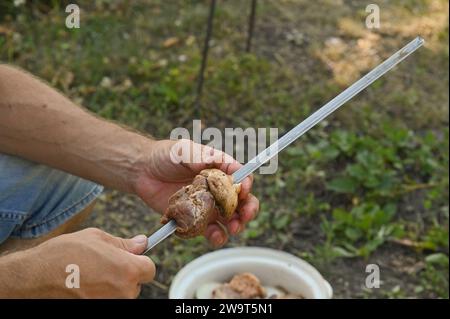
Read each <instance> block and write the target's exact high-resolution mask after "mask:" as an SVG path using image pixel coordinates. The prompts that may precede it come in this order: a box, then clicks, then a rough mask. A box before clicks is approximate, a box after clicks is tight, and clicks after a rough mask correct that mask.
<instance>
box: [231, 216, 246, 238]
mask: <svg viewBox="0 0 450 319" xmlns="http://www.w3.org/2000/svg"><path fill="white" fill-rule="evenodd" d="M243 228H244V225H243V224H242V222H241V221H240V220H239V216H238V215H237V214H236V216H235V217H233V218H232V219H231V220H230V221H229V222H228V223H227V230H228V233H229V234H230V235H237V234H238V233H240V232H241V230H242V229H243Z"/></svg>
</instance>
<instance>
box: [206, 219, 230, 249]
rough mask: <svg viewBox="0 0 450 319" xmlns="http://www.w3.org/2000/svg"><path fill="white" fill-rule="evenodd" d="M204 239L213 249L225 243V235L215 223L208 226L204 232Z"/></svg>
mask: <svg viewBox="0 0 450 319" xmlns="http://www.w3.org/2000/svg"><path fill="white" fill-rule="evenodd" d="M205 237H206V239H208V240H209V242H210V243H211V245H213V246H214V247H216V248H217V247H221V246H223V245H224V244H225V243H226V241H227V238H228V236H227V234H226V233H225V231H224V230H223V229H222V227H220V226H219V225H218V224H217V223H213V224H210V225H208V227H207V228H206V231H205Z"/></svg>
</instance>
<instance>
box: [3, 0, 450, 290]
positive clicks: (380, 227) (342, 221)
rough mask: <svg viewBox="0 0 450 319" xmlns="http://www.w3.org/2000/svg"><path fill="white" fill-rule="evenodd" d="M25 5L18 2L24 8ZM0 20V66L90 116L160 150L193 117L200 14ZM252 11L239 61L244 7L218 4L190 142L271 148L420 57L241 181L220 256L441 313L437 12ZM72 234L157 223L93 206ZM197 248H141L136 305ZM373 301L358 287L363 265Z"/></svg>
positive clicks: (203, 248) (124, 199)
mask: <svg viewBox="0 0 450 319" xmlns="http://www.w3.org/2000/svg"><path fill="white" fill-rule="evenodd" d="M27 2H28V1H27ZM78 4H79V5H80V7H81V9H82V12H81V28H80V29H72V30H69V29H67V28H65V25H64V21H65V17H66V14H65V13H64V8H65V3H64V2H60V1H33V3H31V1H29V2H28V3H27V4H25V5H19V6H18V7H16V6H14V3H13V1H11V2H8V1H6V2H2V4H1V5H0V60H1V61H2V62H6V63H13V64H16V65H19V66H21V67H23V68H25V69H27V70H29V71H31V72H33V73H34V74H36V75H38V76H40V77H43V78H44V79H46V80H47V81H49V82H50V83H51V84H52V85H54V86H56V87H57V88H59V89H60V90H62V91H63V92H64V93H65V94H67V95H68V96H70V97H71V98H72V99H74V100H75V101H77V102H78V103H80V104H82V105H84V106H85V107H87V108H89V109H90V110H92V111H94V112H96V113H97V114H99V115H100V116H103V117H105V118H108V119H112V120H115V121H118V122H120V123H123V124H127V125H129V126H132V127H134V128H137V129H140V130H143V131H145V132H148V133H150V134H152V135H153V136H155V137H157V138H168V136H169V133H170V131H171V130H172V129H173V128H175V127H178V126H186V125H187V126H188V127H189V125H191V123H192V122H191V120H192V119H193V118H194V117H195V114H194V111H193V110H194V108H193V105H194V101H195V85H196V78H197V72H198V69H199V65H200V53H201V46H202V42H203V38H204V34H205V30H206V18H207V15H208V2H207V1H199V0H191V1H183V2H181V1H162V0H159V1H158V0H154V1H144V0H139V1H118V0H117V1H102V0H97V1H79V2H78ZM378 4H379V6H380V9H381V28H380V29H373V30H369V29H367V28H366V27H365V23H364V21H365V17H366V15H367V13H366V12H365V5H366V3H365V2H364V1H351V2H347V1H345V2H344V1H329V0H320V1H307V0H284V1H259V2H258V11H257V19H256V26H255V35H254V39H253V49H252V52H251V53H245V50H244V48H245V39H246V34H245V30H246V27H247V18H248V13H249V9H250V3H249V1H237V0H230V1H218V5H217V12H216V17H215V20H214V35H213V40H212V41H211V50H210V56H209V60H208V65H207V69H206V81H205V87H204V95H203V98H202V101H201V102H202V103H201V104H202V109H201V119H202V120H203V122H204V124H205V126H214V127H218V128H221V129H223V128H225V127H243V128H246V127H277V128H279V130H280V132H284V131H286V130H288V129H289V128H291V127H292V126H293V125H295V124H297V123H298V122H299V121H300V120H302V119H304V118H305V117H306V116H307V115H308V114H310V113H311V112H312V111H314V110H315V109H317V108H318V107H319V106H321V105H322V104H324V103H325V102H327V101H328V100H329V99H330V98H332V97H333V96H335V95H336V94H338V93H339V92H340V91H341V90H343V89H344V88H345V87H346V86H348V85H349V84H351V83H352V82H353V81H354V80H356V79H357V78H359V77H360V76H361V75H363V74H364V73H365V72H367V71H368V70H370V69H371V68H372V67H373V66H375V65H376V64H378V63H379V62H380V61H382V60H383V59H384V58H386V57H388V56H389V55H390V54H392V53H393V52H395V51H396V50H397V49H399V48H400V47H402V46H403V45H404V44H406V43H407V42H409V41H410V40H411V39H413V38H414V37H415V36H417V35H421V36H422V37H424V38H425V40H426V41H427V44H426V46H425V47H424V48H421V49H420V50H419V51H418V52H417V53H415V54H414V55H413V56H411V57H410V58H408V59H407V60H406V61H405V62H403V63H402V64H401V65H399V66H398V67H396V68H395V69H394V70H393V71H392V72H390V73H389V74H388V75H386V76H385V77H383V78H382V79H380V80H378V81H376V82H375V83H374V84H373V85H372V86H371V87H370V88H368V89H367V90H366V91H364V92H363V93H361V94H360V95H359V96H357V97H356V98H354V99H353V100H352V101H350V102H349V103H347V105H346V106H345V107H343V108H342V109H341V110H339V111H338V112H337V113H336V114H334V115H333V116H331V117H330V118H329V119H328V120H327V121H325V122H323V123H321V124H320V125H319V126H318V127H316V128H314V129H313V130H312V131H310V132H309V133H308V134H307V135H306V136H304V137H303V138H302V139H301V140H299V141H297V142H296V143H295V144H294V145H293V146H291V147H290V148H289V149H287V151H285V152H284V153H282V154H281V155H280V157H279V169H278V172H277V174H276V175H267V176H256V179H255V193H256V195H257V196H258V197H259V198H260V200H261V212H260V214H259V216H258V218H257V219H256V220H255V221H253V222H251V223H250V225H249V226H248V229H247V230H246V231H245V232H244V233H243V234H241V236H239V237H236V238H232V240H231V241H230V242H229V243H228V245H227V246H228V247H233V246H242V245H252V246H264V247H273V248H276V249H282V250H285V251H288V252H290V253H292V254H294V255H297V256H299V257H302V258H305V259H306V260H308V261H309V262H310V263H312V264H313V265H314V266H316V267H317V268H318V269H319V270H320V271H321V272H322V274H323V275H324V277H325V278H326V279H327V280H329V281H330V283H331V284H332V286H333V287H334V290H335V297H337V298H346V297H356V298H376V297H389V298H401V297H413V298H416V297H417V298H434V297H443V298H448V275H449V274H448V253H449V248H448V245H449V237H448V224H449V223H448V220H449V208H448V206H449V198H448V187H449V172H448V151H449V144H448V103H449V99H448V84H449V83H448V82H449V77H448V67H449V63H448V62H449V50H448V49H449V47H448V2H447V1H444V0H414V1H406V0H398V1H387V0H381V1H378ZM88 224H90V225H93V226H97V227H100V228H103V229H105V230H107V231H109V232H112V233H113V234H115V235H118V236H131V235H134V234H136V233H146V234H149V233H151V232H152V231H154V230H155V229H157V228H158V225H159V223H158V216H157V215H156V214H155V213H151V212H150V211H149V209H148V208H146V207H145V206H144V205H143V204H142V203H141V202H140V200H139V199H137V198H135V197H133V196H129V195H123V194H119V193H117V192H114V191H110V190H109V191H106V192H105V194H104V195H102V197H101V199H100V201H99V204H98V206H97V209H96V211H95V213H94V214H93V215H92V217H91V218H90V220H89V221H88ZM210 250H211V248H210V247H209V246H208V244H207V243H206V241H205V240H204V239H203V238H196V239H193V240H189V241H183V240H180V239H178V238H176V237H172V238H170V239H168V240H166V241H165V242H164V243H163V244H161V245H159V246H158V247H156V248H155V249H154V250H153V252H152V257H153V259H154V260H155V262H156V263H157V267H158V274H157V277H156V281H155V283H154V284H152V285H150V286H148V287H145V288H144V293H143V297H156V298H165V297H167V291H168V286H169V285H170V282H171V279H172V278H173V276H174V275H175V274H176V272H177V271H178V270H179V269H180V268H181V267H182V266H183V265H185V264H186V263H187V262H189V261H190V260H192V259H194V258H195V257H198V256H200V255H202V254H204V253H206V252H208V251H210ZM370 263H375V264H378V265H379V266H380V269H381V274H380V276H381V287H380V288H379V289H368V288H366V287H365V278H366V276H367V275H368V274H367V273H366V272H365V269H366V265H367V264H370Z"/></svg>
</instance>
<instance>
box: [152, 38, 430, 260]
mask: <svg viewBox="0 0 450 319" xmlns="http://www.w3.org/2000/svg"><path fill="white" fill-rule="evenodd" d="M424 43H425V41H424V39H422V38H421V37H417V38H415V39H414V40H412V41H411V42H409V43H408V44H407V45H405V46H404V47H403V48H401V49H400V50H398V51H397V52H396V53H394V54H393V55H392V56H391V57H389V58H388V59H386V60H385V61H384V62H383V63H381V64H379V65H378V66H377V67H375V68H374V69H373V70H372V71H370V72H369V73H367V74H366V75H365V76H363V77H362V78H361V79H359V80H358V81H356V82H355V83H353V84H352V85H351V86H350V87H348V88H347V89H345V90H344V91H343V92H342V93H340V94H339V95H338V96H336V97H335V98H333V99H332V100H331V101H329V102H328V103H327V104H325V105H324V106H322V107H321V108H320V109H318V110H317V111H316V112H314V113H313V114H311V115H310V116H309V117H308V118H307V119H306V120H304V121H303V122H301V123H300V124H298V125H297V126H295V127H294V128H293V129H291V130H290V131H289V132H287V133H286V134H285V135H283V136H282V137H281V138H280V139H278V140H277V141H276V142H274V143H273V144H272V145H270V146H269V147H268V148H266V149H265V150H264V151H262V152H261V153H259V154H258V155H257V156H256V157H254V158H253V159H251V160H250V161H249V162H248V163H247V164H245V165H244V166H243V167H241V168H240V169H239V170H238V171H236V172H234V173H233V175H232V176H233V181H234V183H240V182H241V181H243V180H244V179H245V178H246V177H247V176H249V175H250V174H251V173H253V172H254V171H255V170H257V169H258V168H259V167H260V166H261V165H263V164H264V163H266V162H267V161H269V160H270V159H271V158H272V157H274V156H275V155H277V154H278V153H279V152H281V151H282V150H283V149H284V148H286V147H287V146H288V145H289V144H291V143H292V142H294V141H295V140H296V139H298V138H299V137H300V136H302V135H303V134H305V133H306V132H307V131H309V130H310V129H311V128H312V127H314V126H315V125H316V124H317V123H319V122H321V121H322V120H323V119H325V118H326V117H327V116H328V115H330V114H331V113H333V112H334V111H335V110H337V109H338V108H339V107H341V106H342V105H343V104H345V103H346V102H347V101H349V100H350V99H351V98H352V97H354V96H355V95H356V94H358V93H359V92H361V91H362V90H364V89H365V88H366V87H368V86H369V85H370V84H372V83H373V82H375V81H376V80H377V79H378V78H380V77H381V76H383V75H384V74H386V73H387V72H388V71H390V70H391V69H392V68H393V67H394V66H396V65H397V64H398V63H400V62H401V61H403V60H404V59H405V58H406V57H408V56H409V55H410V54H411V53H413V52H414V51H416V50H417V49H418V48H420V47H421V46H422V45H423V44H424ZM176 228H177V224H176V222H175V220H171V221H169V222H168V223H167V224H165V225H164V226H162V227H161V228H160V229H158V230H157V231H156V232H155V233H153V234H152V235H151V236H150V237H148V241H147V250H146V251H145V252H144V254H145V253H146V252H148V251H149V250H150V249H152V248H153V247H154V246H156V245H157V244H158V243H160V242H161V241H163V240H164V239H166V238H167V237H169V236H170V235H171V234H173V233H174V232H175V230H176Z"/></svg>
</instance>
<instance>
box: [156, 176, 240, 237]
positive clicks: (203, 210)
mask: <svg viewBox="0 0 450 319" xmlns="http://www.w3.org/2000/svg"><path fill="white" fill-rule="evenodd" d="M239 192H240V184H238V185H234V184H233V178H232V177H231V176H229V175H226V174H225V173H224V172H222V171H221V170H218V169H205V170H202V171H201V172H200V174H199V175H197V176H196V177H195V178H194V180H193V182H192V184H191V185H188V186H185V187H183V188H182V189H180V190H179V191H178V192H176V193H175V194H173V195H172V197H170V199H169V207H168V208H167V210H166V212H165V213H164V215H163V216H162V217H161V223H163V224H165V223H167V222H168V221H169V220H171V219H174V220H175V221H176V222H177V231H176V234H177V235H178V236H180V237H183V238H191V237H195V236H198V235H201V234H203V233H204V231H205V230H206V227H207V226H208V224H209V223H210V222H211V221H212V219H213V218H214V217H215V214H216V213H219V214H220V216H221V217H222V218H223V219H224V220H229V219H230V218H231V216H232V215H233V213H234V211H235V210H236V207H237V204H238V194H239Z"/></svg>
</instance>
